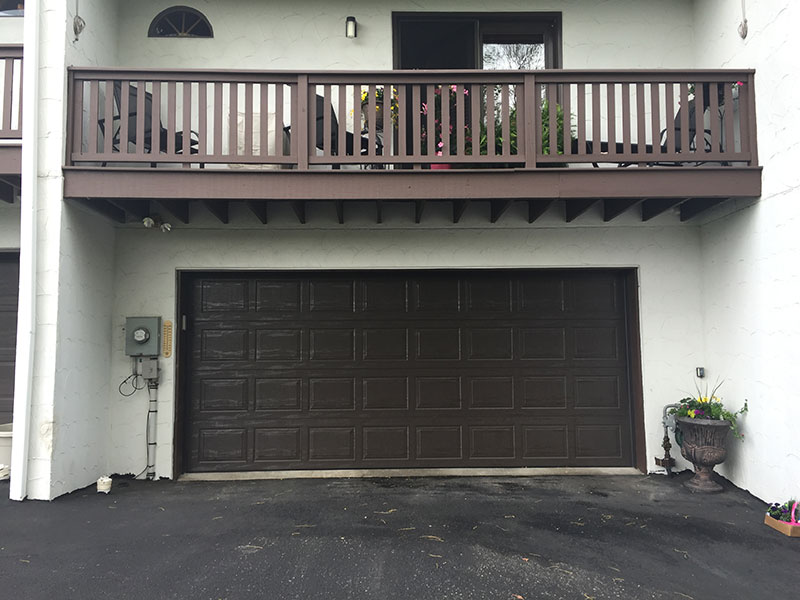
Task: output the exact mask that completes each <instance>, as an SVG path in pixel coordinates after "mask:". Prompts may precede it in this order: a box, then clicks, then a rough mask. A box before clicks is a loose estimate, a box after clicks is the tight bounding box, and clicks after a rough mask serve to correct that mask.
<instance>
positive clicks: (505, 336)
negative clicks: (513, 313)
mask: <svg viewBox="0 0 800 600" xmlns="http://www.w3.org/2000/svg"><path fill="white" fill-rule="evenodd" d="M465 342H466V346H467V348H466V352H465V354H466V356H467V358H468V359H469V360H511V359H512V358H514V330H513V328H511V327H494V328H491V329H489V328H486V329H484V328H476V329H473V328H467V329H466V331H465Z"/></svg>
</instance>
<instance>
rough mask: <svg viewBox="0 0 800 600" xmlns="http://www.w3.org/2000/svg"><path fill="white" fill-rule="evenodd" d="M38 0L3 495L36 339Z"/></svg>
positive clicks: (30, 19) (27, 49)
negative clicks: (8, 453)
mask: <svg viewBox="0 0 800 600" xmlns="http://www.w3.org/2000/svg"><path fill="white" fill-rule="evenodd" d="M40 12H41V11H40V0H28V1H27V2H26V3H25V17H24V19H25V21H24V25H23V27H24V29H23V31H24V33H23V38H22V41H23V57H22V60H23V63H22V64H23V67H22V68H23V71H22V98H23V102H24V104H23V109H22V140H23V144H22V176H21V192H20V233H19V304H18V306H19V308H18V312H17V355H16V367H15V376H14V429H13V436H12V438H11V485H10V488H11V489H10V493H9V497H10V498H11V499H12V500H24V499H25V496H27V495H28V446H29V438H30V417H31V401H32V397H33V366H34V348H35V341H36V287H37V281H36V226H37V225H36V212H37V205H38V171H39V160H38V154H37V152H38V147H39V144H38V139H39V102H38V98H39V14H40Z"/></svg>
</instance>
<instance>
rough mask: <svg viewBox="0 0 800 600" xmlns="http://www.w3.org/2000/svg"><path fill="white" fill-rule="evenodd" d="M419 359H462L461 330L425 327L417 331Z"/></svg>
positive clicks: (417, 355) (417, 354) (417, 356)
mask: <svg viewBox="0 0 800 600" xmlns="http://www.w3.org/2000/svg"><path fill="white" fill-rule="evenodd" d="M415 334H416V352H417V353H416V359H417V360H460V359H461V330H460V329H458V328H448V329H442V328H425V329H417V330H416V332H415Z"/></svg>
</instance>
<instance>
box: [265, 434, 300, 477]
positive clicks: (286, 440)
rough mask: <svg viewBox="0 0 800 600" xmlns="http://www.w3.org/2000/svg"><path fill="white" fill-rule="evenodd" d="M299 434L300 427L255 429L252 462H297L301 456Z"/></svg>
mask: <svg viewBox="0 0 800 600" xmlns="http://www.w3.org/2000/svg"><path fill="white" fill-rule="evenodd" d="M301 434H302V428H300V427H258V428H256V429H255V435H254V436H253V440H254V443H253V453H254V456H253V459H254V462H255V463H258V462H265V461H266V462H271V461H280V462H284V461H287V462H299V461H300V460H302V456H303V453H302V435H301ZM289 468H290V467H289Z"/></svg>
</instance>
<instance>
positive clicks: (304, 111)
mask: <svg viewBox="0 0 800 600" xmlns="http://www.w3.org/2000/svg"><path fill="white" fill-rule="evenodd" d="M310 93H311V90H310V89H309V87H308V75H299V76H298V77H297V93H296V95H295V98H294V101H293V104H294V105H295V106H294V108H293V110H292V121H293V122H294V124H295V125H296V129H295V128H294V127H292V132H293V134H294V133H295V132H296V135H292V139H296V140H297V141H296V142H295V143H296V144H297V145H296V146H295V148H296V149H297V168H298V170H300V171H308V152H309V143H308V136H309V131H311V128H310V126H309V122H308V119H309V113H308V106H309V102H310V99H309V94H310Z"/></svg>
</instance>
